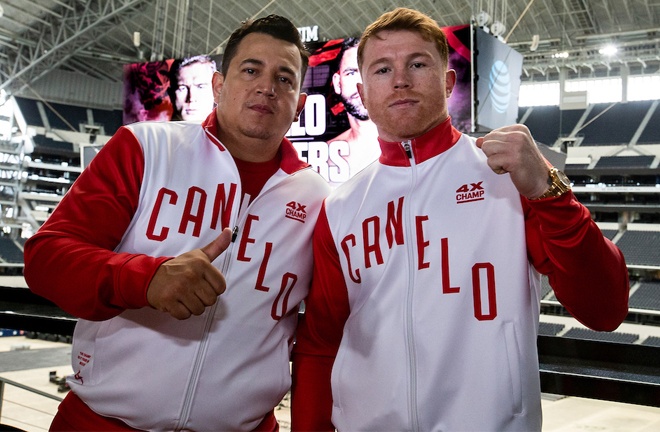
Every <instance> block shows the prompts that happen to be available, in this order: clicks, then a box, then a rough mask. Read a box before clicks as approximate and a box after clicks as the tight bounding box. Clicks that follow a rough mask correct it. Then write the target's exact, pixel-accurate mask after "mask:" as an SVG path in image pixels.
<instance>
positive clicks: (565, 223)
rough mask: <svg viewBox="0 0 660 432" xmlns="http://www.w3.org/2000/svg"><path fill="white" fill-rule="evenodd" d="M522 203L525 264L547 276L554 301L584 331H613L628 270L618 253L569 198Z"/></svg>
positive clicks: (621, 312)
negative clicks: (525, 240)
mask: <svg viewBox="0 0 660 432" xmlns="http://www.w3.org/2000/svg"><path fill="white" fill-rule="evenodd" d="M522 202H523V207H524V211H525V230H526V235H527V250H528V254H529V257H530V260H531V262H532V264H533V265H534V267H535V268H536V269H537V270H538V271H539V272H540V273H542V274H545V275H547V276H548V279H549V281H550V286H552V289H553V290H554V292H555V295H556V297H557V300H559V302H560V303H561V304H562V305H563V306H564V307H565V308H566V309H567V310H568V312H569V313H570V314H571V315H573V317H575V318H576V319H577V320H578V321H579V322H581V323H582V324H584V325H585V326H587V327H589V328H591V329H593V330H598V331H612V330H615V329H616V328H617V327H618V326H619V325H620V324H621V323H622V322H623V320H624V319H625V317H626V315H627V313H628V291H629V281H628V269H627V267H626V262H625V259H624V257H623V254H622V253H621V251H620V250H619V248H617V247H616V246H615V245H614V244H613V243H612V242H611V241H610V240H608V239H607V238H605V237H604V236H603V234H602V232H601V231H600V229H599V228H598V226H597V225H596V224H595V223H594V221H593V220H592V219H591V215H590V213H589V210H588V209H587V208H586V207H585V206H583V205H582V204H580V203H579V202H578V200H577V199H576V198H575V195H574V194H573V193H572V192H568V193H566V194H564V195H562V196H561V197H558V198H549V199H543V200H533V201H530V200H527V199H526V198H522Z"/></svg>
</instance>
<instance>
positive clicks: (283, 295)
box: [270, 272, 298, 321]
mask: <svg viewBox="0 0 660 432" xmlns="http://www.w3.org/2000/svg"><path fill="white" fill-rule="evenodd" d="M296 282H298V275H295V274H293V273H288V272H287V273H284V275H282V284H281V285H280V292H279V293H277V297H276V298H275V301H274V302H273V307H272V308H271V310H270V316H271V318H273V319H274V320H275V321H278V320H280V319H281V318H282V317H283V316H284V314H285V313H286V311H287V309H288V308H289V295H290V294H291V291H293V287H294V286H296Z"/></svg>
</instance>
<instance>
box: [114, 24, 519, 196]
mask: <svg viewBox="0 0 660 432" xmlns="http://www.w3.org/2000/svg"><path fill="white" fill-rule="evenodd" d="M473 30H474V29H473V27H472V26H470V25H460V26H453V27H444V28H443V31H444V32H445V35H446V36H447V41H448V43H449V67H450V68H451V69H454V70H455V71H456V78H457V80H456V86H455V87H454V91H453V92H452V94H451V96H450V97H449V99H448V109H449V115H450V116H451V117H452V124H453V125H454V127H456V128H457V129H458V130H460V131H461V132H465V133H472V132H481V131H483V130H489V129H494V128H496V127H500V126H504V125H506V124H511V123H514V122H515V116H516V115H517V107H518V104H517V98H518V89H519V86H520V73H521V70H522V56H521V55H520V54H519V53H517V52H515V51H514V50H513V49H511V48H509V47H508V46H507V45H506V44H504V43H502V42H500V41H499V40H496V39H495V38H494V37H493V36H492V35H488V34H486V33H484V32H483V30H480V29H476V30H474V33H473ZM475 39H476V42H475ZM358 42H359V40H358V39H357V38H350V37H349V38H343V39H335V40H330V41H327V42H317V43H313V44H311V45H309V44H308V48H309V50H310V65H309V66H310V67H309V68H308V70H307V75H306V76H305V79H304V82H303V91H304V92H305V93H307V94H308V97H307V102H306V104H305V109H304V110H303V112H302V113H301V115H300V119H299V120H298V121H296V122H295V123H293V125H292V126H291V128H290V130H289V131H288V133H287V137H288V138H289V139H290V140H291V141H292V142H293V144H294V146H295V147H296V149H297V151H298V153H299V155H300V156H301V158H303V159H304V160H306V161H307V162H308V163H310V164H311V165H312V166H313V167H314V168H315V169H316V170H317V171H318V172H319V173H320V174H321V175H322V176H323V177H324V178H325V179H326V180H327V181H328V182H329V183H330V184H331V185H332V186H333V187H334V186H337V185H339V184H341V183H343V182H345V181H346V180H348V179H349V178H351V177H352V176H353V175H355V173H357V172H358V171H360V170H361V169H363V168H364V167H365V166H367V165H368V164H370V163H372V162H373V161H374V160H376V159H377V158H378V156H379V155H380V148H379V146H378V141H377V138H376V137H377V131H376V127H375V125H374V124H373V122H372V121H371V120H370V119H369V113H368V112H367V110H366V109H365V108H364V106H363V105H362V102H361V100H360V97H359V95H358V93H357V83H358V82H361V77H360V72H359V70H358V68H357V45H358ZM473 43H474V44H476V45H477V48H478V49H477V50H473V49H472V45H473ZM221 60H222V56H213V57H208V56H204V55H200V56H193V57H189V58H184V59H168V60H163V61H158V62H148V63H134V64H129V65H126V66H125V67H124V101H125V103H124V124H129V123H133V122H136V121H144V120H195V121H202V120H203V119H205V118H206V117H207V116H208V114H209V113H210V112H211V111H212V109H213V103H214V102H213V90H212V85H211V77H212V75H213V72H214V71H215V70H216V69H220V67H221ZM473 70H474V71H476V72H475V74H476V76H474V77H473ZM473 93H476V94H473Z"/></svg>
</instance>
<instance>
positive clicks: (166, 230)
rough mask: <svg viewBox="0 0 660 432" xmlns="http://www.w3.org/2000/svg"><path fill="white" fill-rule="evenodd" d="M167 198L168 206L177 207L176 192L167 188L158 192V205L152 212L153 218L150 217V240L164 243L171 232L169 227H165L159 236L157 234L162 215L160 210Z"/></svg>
mask: <svg viewBox="0 0 660 432" xmlns="http://www.w3.org/2000/svg"><path fill="white" fill-rule="evenodd" d="M165 196H168V197H169V203H168V204H172V205H176V202H177V199H178V196H177V194H176V192H174V191H172V190H169V189H167V188H161V190H159V191H158V196H157V197H156V203H155V204H154V208H153V210H152V211H151V216H150V217H149V226H148V227H147V238H148V239H149V240H155V241H163V240H165V239H166V238H167V234H168V233H169V232H170V229H169V228H167V227H163V228H162V229H161V230H160V233H159V234H156V232H155V231H156V222H157V221H158V214H159V213H160V208H161V206H162V205H163V199H164V198H165Z"/></svg>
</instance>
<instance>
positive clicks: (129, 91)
mask: <svg viewBox="0 0 660 432" xmlns="http://www.w3.org/2000/svg"><path fill="white" fill-rule="evenodd" d="M221 61H222V56H206V55H196V56H192V57H186V58H183V59H168V60H163V61H156V62H147V63H132V64H128V65H125V66H124V115H123V123H124V124H130V123H134V122H136V121H146V120H161V121H162V120H192V121H198V120H199V121H202V120H204V119H205V118H206V117H207V116H208V115H209V114H210V113H211V111H212V110H213V89H212V85H211V78H212V76H213V73H214V72H215V71H216V69H219V68H220V65H221Z"/></svg>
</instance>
